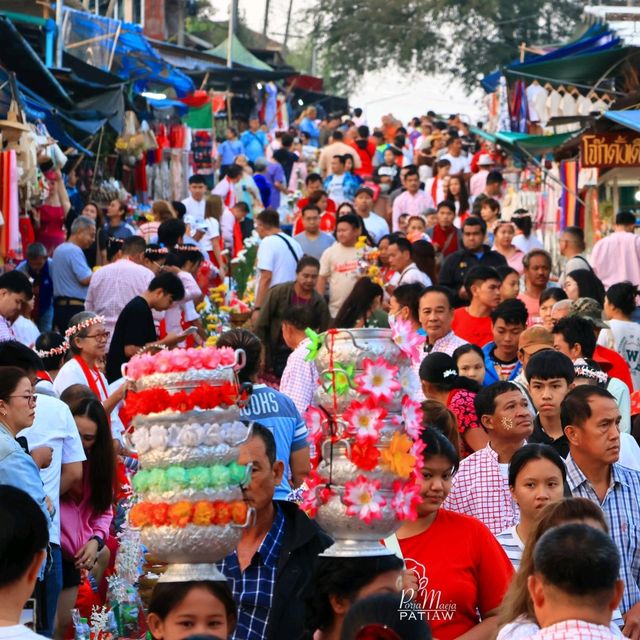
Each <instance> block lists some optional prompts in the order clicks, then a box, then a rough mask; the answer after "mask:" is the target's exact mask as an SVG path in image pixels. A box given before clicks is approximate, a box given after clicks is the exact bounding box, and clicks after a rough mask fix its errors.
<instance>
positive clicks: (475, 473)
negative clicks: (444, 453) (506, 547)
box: [444, 381, 533, 535]
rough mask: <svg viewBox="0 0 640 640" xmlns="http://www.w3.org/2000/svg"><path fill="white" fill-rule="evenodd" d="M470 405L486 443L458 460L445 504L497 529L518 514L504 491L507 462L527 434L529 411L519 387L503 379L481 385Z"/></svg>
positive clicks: (530, 423)
mask: <svg viewBox="0 0 640 640" xmlns="http://www.w3.org/2000/svg"><path fill="white" fill-rule="evenodd" d="M475 408H476V413H477V415H478V418H479V420H480V422H481V423H482V426H483V427H484V428H485V429H486V431H487V433H488V434H489V444H487V446H486V447H484V449H480V450H479V451H476V452H475V453H472V454H471V455H470V456H469V457H468V458H465V459H464V460H463V461H462V462H461V463H460V469H459V470H458V472H457V473H456V475H455V476H453V486H452V488H451V493H449V497H448V498H447V500H446V501H445V503H444V508H445V509H450V510H451V511H457V512H458V513H464V514H466V515H468V516H473V517H474V518H478V520H480V521H481V522H484V524H486V525H487V527H489V529H491V533H493V534H494V535H497V534H498V533H500V532H502V531H504V530H505V529H508V528H509V527H512V526H513V525H515V524H517V522H518V520H519V517H520V514H519V511H518V507H517V505H516V504H515V502H514V501H513V498H512V497H511V492H510V491H509V481H508V476H509V462H511V457H512V456H513V454H514V453H515V452H516V451H517V450H518V449H520V447H522V446H523V445H524V444H526V440H527V438H528V437H529V436H530V435H531V433H532V431H533V416H532V415H531V413H529V405H528V403H527V399H526V398H525V397H524V395H523V394H522V392H521V391H520V389H519V388H518V387H517V386H516V385H515V384H513V383H512V382H506V381H501V382H496V383H494V384H492V385H489V386H488V387H483V388H482V389H481V390H480V392H479V393H478V395H477V396H476V397H475Z"/></svg>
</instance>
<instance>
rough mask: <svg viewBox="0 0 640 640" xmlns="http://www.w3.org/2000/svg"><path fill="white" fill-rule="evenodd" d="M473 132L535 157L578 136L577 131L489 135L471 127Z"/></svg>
mask: <svg viewBox="0 0 640 640" xmlns="http://www.w3.org/2000/svg"><path fill="white" fill-rule="evenodd" d="M471 131H472V133H475V134H476V135H479V136H481V137H483V138H485V139H486V140H489V141H490V142H493V143H498V144H501V145H503V146H505V147H508V148H510V149H511V150H516V151H517V150H524V151H526V152H527V153H530V154H531V155H533V156H537V155H541V154H544V153H549V152H550V151H553V150H554V149H556V148H557V147H559V146H560V145H562V144H564V143H565V142H566V141H567V140H569V138H572V137H573V136H575V135H578V132H576V131H572V132H570V133H556V134H554V135H551V136H533V135H530V134H528V133H515V132H513V131H498V132H496V133H489V132H488V131H484V130H483V129H478V128H477V127H471Z"/></svg>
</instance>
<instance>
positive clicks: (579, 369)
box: [573, 363, 609, 384]
mask: <svg viewBox="0 0 640 640" xmlns="http://www.w3.org/2000/svg"><path fill="white" fill-rule="evenodd" d="M573 371H574V375H575V377H576V378H589V379H590V380H595V381H596V382H599V383H600V384H605V383H606V382H607V380H608V378H609V376H608V375H607V374H606V373H605V372H604V371H598V370H597V369H594V368H593V367H590V366H589V365H588V364H586V363H585V364H580V365H576V366H575V367H574V368H573Z"/></svg>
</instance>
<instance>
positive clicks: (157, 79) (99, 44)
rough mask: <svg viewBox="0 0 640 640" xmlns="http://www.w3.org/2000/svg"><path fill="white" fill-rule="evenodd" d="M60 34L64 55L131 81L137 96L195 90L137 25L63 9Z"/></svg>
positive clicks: (182, 94) (189, 81) (181, 94)
mask: <svg viewBox="0 0 640 640" xmlns="http://www.w3.org/2000/svg"><path fill="white" fill-rule="evenodd" d="M62 32H63V38H64V47H65V50H66V51H67V52H68V53H72V54H73V55H75V56H77V57H80V58H83V59H84V60H86V61H87V62H88V63H89V64H91V65H92V66H94V67H97V68H98V69H101V70H103V71H110V72H111V73H115V74H117V75H118V76H119V77H120V78H121V79H123V80H130V81H132V83H133V85H134V89H135V90H136V91H138V92H140V93H141V92H142V91H145V90H149V89H153V88H155V87H172V88H173V89H174V90H175V92H176V94H177V95H178V96H184V95H187V94H189V93H191V92H192V91H193V90H194V88H195V87H194V84H193V82H192V80H191V79H190V78H189V77H188V76H186V75H185V74H184V73H182V72H181V71H179V70H178V69H175V68H174V67H172V66H171V65H169V64H167V63H166V62H165V61H164V60H163V59H162V58H161V57H160V56H159V55H158V53H157V52H156V51H155V49H153V47H152V46H151V44H149V41H148V40H147V39H146V38H145V37H144V34H143V33H142V29H141V27H140V25H137V24H131V23H128V22H122V21H120V20H112V19H110V18H104V17H102V16H97V15H95V14H93V13H87V12H83V11H75V10H73V9H67V8H65V10H64V21H63V28H62Z"/></svg>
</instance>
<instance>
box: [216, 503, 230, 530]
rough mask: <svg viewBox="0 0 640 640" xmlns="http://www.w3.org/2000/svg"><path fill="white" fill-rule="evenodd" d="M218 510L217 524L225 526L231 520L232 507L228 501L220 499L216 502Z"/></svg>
mask: <svg viewBox="0 0 640 640" xmlns="http://www.w3.org/2000/svg"><path fill="white" fill-rule="evenodd" d="M215 505H216V509H217V512H218V515H217V518H216V524H218V525H220V526H224V525H225V524H229V523H230V522H231V507H230V506H229V505H228V504H227V503H226V502H222V501H221V500H219V501H218V502H216V503H215Z"/></svg>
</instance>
